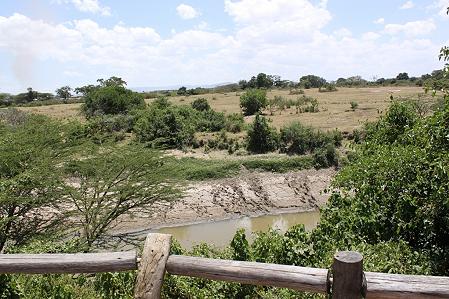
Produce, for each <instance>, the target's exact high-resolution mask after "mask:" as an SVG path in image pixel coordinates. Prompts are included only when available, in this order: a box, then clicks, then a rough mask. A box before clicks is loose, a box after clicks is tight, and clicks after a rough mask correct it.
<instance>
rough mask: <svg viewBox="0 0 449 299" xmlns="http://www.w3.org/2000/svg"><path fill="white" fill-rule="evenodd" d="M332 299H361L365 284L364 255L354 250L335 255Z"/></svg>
mask: <svg viewBox="0 0 449 299" xmlns="http://www.w3.org/2000/svg"><path fill="white" fill-rule="evenodd" d="M332 270H333V281H332V299H360V298H362V288H363V287H362V284H363V257H362V255H361V254H360V253H358V252H354V251H341V252H337V253H336V254H335V255H334V263H333V264H332Z"/></svg>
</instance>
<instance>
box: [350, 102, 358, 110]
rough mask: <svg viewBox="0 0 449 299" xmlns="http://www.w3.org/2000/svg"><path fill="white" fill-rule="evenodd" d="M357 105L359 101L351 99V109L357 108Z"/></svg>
mask: <svg viewBox="0 0 449 299" xmlns="http://www.w3.org/2000/svg"><path fill="white" fill-rule="evenodd" d="M358 107H359V103H357V102H355V101H351V109H352V110H353V111H354V110H355V109H357V108H358Z"/></svg>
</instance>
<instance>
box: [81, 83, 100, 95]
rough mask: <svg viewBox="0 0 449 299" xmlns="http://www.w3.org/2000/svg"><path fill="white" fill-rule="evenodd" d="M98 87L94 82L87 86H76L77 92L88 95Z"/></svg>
mask: <svg viewBox="0 0 449 299" xmlns="http://www.w3.org/2000/svg"><path fill="white" fill-rule="evenodd" d="M97 88H98V86H95V85H92V84H90V85H85V86H81V87H77V88H75V93H76V94H81V95H82V96H86V95H87V94H88V93H89V92H92V91H93V90H95V89H97Z"/></svg>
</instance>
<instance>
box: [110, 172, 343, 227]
mask: <svg viewBox="0 0 449 299" xmlns="http://www.w3.org/2000/svg"><path fill="white" fill-rule="evenodd" d="M335 173H336V171H335V170H334V169H331V168H329V169H320V170H315V169H308V170H302V171H296V172H288V173H282V174H279V173H270V172H250V171H246V170H242V171H241V173H240V174H239V175H238V176H236V177H233V178H226V179H219V180H210V181H205V182H200V183H195V184H191V185H189V186H188V187H187V190H186V192H185V194H184V197H182V198H180V199H178V200H176V201H173V202H161V203H157V204H156V205H155V206H154V207H153V209H152V213H151V215H148V216H142V217H139V216H137V217H134V218H133V219H129V218H128V219H123V218H122V219H120V220H119V221H120V224H119V225H118V226H117V227H116V228H115V229H114V230H113V232H114V233H123V232H132V231H138V230H142V229H151V228H158V227H168V226H178V225H185V224H192V223H200V222H206V221H218V220H224V219H231V218H238V217H242V216H259V215H268V214H279V213H293V212H301V211H310V210H316V209H318V208H319V207H320V206H322V205H323V204H325V203H326V201H327V199H328V195H327V194H325V193H324V192H323V191H324V190H325V189H326V188H328V187H329V185H330V182H331V180H332V178H333V177H334V175H335Z"/></svg>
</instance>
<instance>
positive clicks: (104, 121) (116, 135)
mask: <svg viewBox="0 0 449 299" xmlns="http://www.w3.org/2000/svg"><path fill="white" fill-rule="evenodd" d="M134 119H135V117H134V116H132V115H123V114H118V115H101V116H96V117H92V118H90V119H89V120H88V122H87V124H85V125H84V126H83V129H82V130H83V135H84V136H85V137H86V138H90V139H91V140H92V141H93V142H95V143H97V144H103V143H107V142H110V141H119V140H123V139H124V138H125V133H129V132H131V131H132V129H133V127H134V122H135V120H134Z"/></svg>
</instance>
